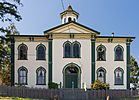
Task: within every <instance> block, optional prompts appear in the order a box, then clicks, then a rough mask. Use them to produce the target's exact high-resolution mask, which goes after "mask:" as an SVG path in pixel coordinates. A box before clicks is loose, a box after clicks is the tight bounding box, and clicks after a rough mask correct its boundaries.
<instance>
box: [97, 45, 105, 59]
mask: <svg viewBox="0 0 139 100" xmlns="http://www.w3.org/2000/svg"><path fill="white" fill-rule="evenodd" d="M97 60H98V61H105V60H106V48H105V46H103V45H99V46H98V47H97Z"/></svg>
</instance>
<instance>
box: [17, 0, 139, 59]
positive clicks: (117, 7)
mask: <svg viewBox="0 0 139 100" xmlns="http://www.w3.org/2000/svg"><path fill="white" fill-rule="evenodd" d="M63 2H64V7H65V9H66V8H67V6H68V4H71V5H72V7H73V9H74V10H75V11H77V12H78V13H80V16H79V20H78V22H79V23H81V24H83V25H86V26H88V27H90V28H93V29H95V30H97V31H99V32H101V35H111V33H112V32H114V33H115V35H116V36H135V37H136V39H135V40H134V42H133V43H132V45H131V55H133V56H134V57H135V58H136V59H137V61H139V45H138V43H139V6H138V4H139V0H63ZM22 3H23V5H24V6H23V7H20V14H21V15H22V18H23V20H22V21H20V22H16V26H17V29H18V31H19V32H20V34H43V31H45V30H47V29H49V28H52V27H54V26H57V25H60V24H61V20H60V15H59V14H60V13H61V12H62V11H63V9H62V4H61V0H43V1H42V0H22Z"/></svg>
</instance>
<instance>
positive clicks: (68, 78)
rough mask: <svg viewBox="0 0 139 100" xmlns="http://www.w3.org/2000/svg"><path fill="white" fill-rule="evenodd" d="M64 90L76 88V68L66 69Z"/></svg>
mask: <svg viewBox="0 0 139 100" xmlns="http://www.w3.org/2000/svg"><path fill="white" fill-rule="evenodd" d="M65 88H78V69H77V68H76V67H68V68H66V70H65Z"/></svg>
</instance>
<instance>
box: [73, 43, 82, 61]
mask: <svg viewBox="0 0 139 100" xmlns="http://www.w3.org/2000/svg"><path fill="white" fill-rule="evenodd" d="M73 57H75V58H79V57H80V46H79V44H77V43H75V44H74V45H73Z"/></svg>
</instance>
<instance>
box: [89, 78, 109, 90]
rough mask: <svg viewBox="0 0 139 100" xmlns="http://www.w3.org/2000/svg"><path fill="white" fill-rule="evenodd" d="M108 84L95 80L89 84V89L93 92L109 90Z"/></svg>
mask: <svg viewBox="0 0 139 100" xmlns="http://www.w3.org/2000/svg"><path fill="white" fill-rule="evenodd" d="M109 87H110V86H109V84H107V83H103V82H101V81H100V80H95V82H94V83H93V84H91V89H93V90H106V89H109Z"/></svg>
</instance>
